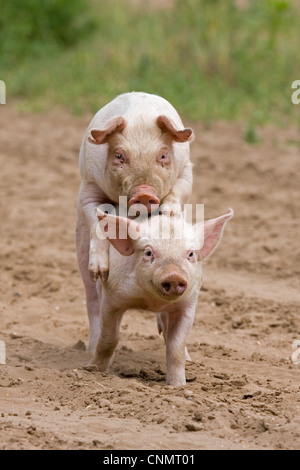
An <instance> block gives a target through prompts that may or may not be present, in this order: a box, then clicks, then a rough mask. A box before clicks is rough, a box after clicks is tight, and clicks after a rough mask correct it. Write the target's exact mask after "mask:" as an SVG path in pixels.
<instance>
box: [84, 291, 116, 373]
mask: <svg viewBox="0 0 300 470" xmlns="http://www.w3.org/2000/svg"><path fill="white" fill-rule="evenodd" d="M123 313H124V312H123V311H120V310H116V309H113V308H111V307H109V306H108V305H107V304H106V302H105V299H104V300H103V301H102V302H101V316H100V336H99V340H98V343H97V347H96V351H95V352H94V355H93V357H92V359H91V361H90V365H91V366H95V367H96V369H97V370H99V371H101V372H107V371H108V370H109V368H110V365H111V363H112V360H113V356H114V352H115V349H116V347H117V344H118V342H119V331H120V325H121V320H122V316H123Z"/></svg>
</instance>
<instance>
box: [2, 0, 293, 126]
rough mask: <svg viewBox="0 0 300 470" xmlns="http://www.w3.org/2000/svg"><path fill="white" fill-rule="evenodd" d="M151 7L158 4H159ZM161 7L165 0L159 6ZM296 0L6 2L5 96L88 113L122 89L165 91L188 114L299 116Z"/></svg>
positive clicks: (257, 118)
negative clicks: (293, 85) (294, 97)
mask: <svg viewBox="0 0 300 470" xmlns="http://www.w3.org/2000/svg"><path fill="white" fill-rule="evenodd" d="M156 3H157V2H156ZM161 3H162V4H163V3H164V2H163V1H162V2H161ZM299 39H300V28H299V5H298V4H297V2H296V1H288V0H249V1H247V0H239V1H238V0H184V1H183V0H174V1H173V2H172V3H171V6H170V7H168V6H167V7H165V8H161V7H159V8H154V7H151V1H139V2H138V1H135V2H130V1H126V0H123V1H117V0H110V1H109V0H89V1H87V0H72V1H69V0H43V2H40V1H38V0H13V1H10V0H4V1H3V2H2V5H1V15H0V79H2V80H4V81H5V82H6V87H7V102H8V103H9V100H11V99H13V98H18V100H19V101H18V102H19V103H22V107H25V108H26V109H33V110H45V109H47V108H49V106H54V105H56V104H62V105H64V106H66V107H67V108H69V109H70V110H71V111H72V112H74V113H81V112H85V111H92V112H95V111H96V110H98V109H99V108H100V107H101V106H103V105H104V104H105V103H107V102H108V101H109V100H110V99H112V98H113V97H114V96H116V95H117V94H119V93H123V92H125V91H132V90H143V91H147V92H150V93H156V94H159V95H162V96H164V97H165V98H166V99H168V100H169V101H171V102H172V103H173V104H174V106H175V107H177V108H178V110H179V111H180V112H181V113H183V115H184V116H185V117H187V118H188V119H191V120H192V119H201V120H204V121H205V122H209V121H210V120H212V119H219V118H221V119H223V118H224V119H230V120H232V119H234V120H236V119H242V120H245V121H247V122H248V123H249V129H250V131H249V132H250V135H251V125H252V123H255V124H256V123H262V122H267V121H272V122H276V123H279V124H284V123H286V122H298V124H299V123H300V121H299V110H298V109H296V108H297V106H295V105H293V104H292V103H291V94H292V90H291V83H292V81H293V80H296V79H300V71H299V60H297V59H298V58H299V50H300V49H299V45H300V42H299Z"/></svg>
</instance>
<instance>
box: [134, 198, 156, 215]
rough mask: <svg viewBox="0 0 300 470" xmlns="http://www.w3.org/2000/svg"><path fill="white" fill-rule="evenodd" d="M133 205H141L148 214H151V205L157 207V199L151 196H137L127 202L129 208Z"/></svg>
mask: <svg viewBox="0 0 300 470" xmlns="http://www.w3.org/2000/svg"><path fill="white" fill-rule="evenodd" d="M133 204H143V205H144V206H146V207H147V210H148V212H151V205H152V204H154V205H159V199H158V197H156V196H154V195H153V194H151V195H150V194H137V195H136V196H134V197H132V198H131V199H130V201H129V206H133Z"/></svg>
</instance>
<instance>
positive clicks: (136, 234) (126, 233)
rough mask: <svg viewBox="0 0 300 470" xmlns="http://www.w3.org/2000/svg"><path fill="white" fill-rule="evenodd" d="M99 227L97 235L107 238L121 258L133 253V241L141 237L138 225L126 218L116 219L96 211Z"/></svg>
mask: <svg viewBox="0 0 300 470" xmlns="http://www.w3.org/2000/svg"><path fill="white" fill-rule="evenodd" d="M96 213H97V217H98V220H99V222H100V223H99V225H98V227H97V235H98V236H99V238H107V239H108V240H109V241H110V243H111V244H112V246H113V247H114V248H115V249H116V250H117V251H118V252H119V253H120V254H121V255H123V256H130V255H131V254H132V253H133V252H134V240H137V239H138V238H140V237H141V235H142V230H141V226H140V224H138V223H137V222H135V221H134V220H129V219H127V218H126V217H118V216H116V215H113V214H107V213H105V212H102V211H101V210H100V209H98V208H97V209H96Z"/></svg>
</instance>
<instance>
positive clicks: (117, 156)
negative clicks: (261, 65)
mask: <svg viewBox="0 0 300 470" xmlns="http://www.w3.org/2000/svg"><path fill="white" fill-rule="evenodd" d="M114 161H115V163H124V161H125V158H124V155H123V153H121V152H116V153H115V155H114Z"/></svg>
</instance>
